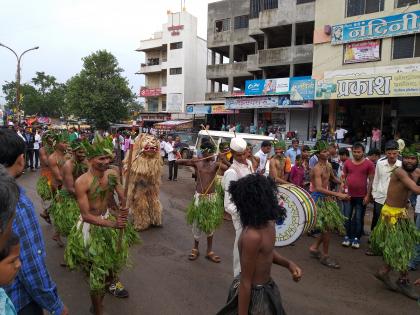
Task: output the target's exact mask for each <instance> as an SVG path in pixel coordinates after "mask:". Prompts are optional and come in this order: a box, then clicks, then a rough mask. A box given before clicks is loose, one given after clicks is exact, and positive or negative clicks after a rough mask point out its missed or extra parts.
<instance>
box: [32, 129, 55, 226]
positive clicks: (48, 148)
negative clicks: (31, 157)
mask: <svg viewBox="0 0 420 315" xmlns="http://www.w3.org/2000/svg"><path fill="white" fill-rule="evenodd" d="M53 152H54V135H53V133H52V132H51V131H46V132H44V134H43V135H42V147H41V148H40V149H39V160H40V162H41V176H40V177H39V179H38V181H37V183H36V191H37V193H38V195H39V197H41V199H42V202H43V203H44V207H45V203H46V202H47V201H51V200H52V198H53V193H52V190H51V185H52V173H51V170H50V168H49V166H48V157H49V156H50V155H51V154H52V153H53ZM40 216H41V217H42V218H43V219H44V220H45V221H47V223H49V224H51V219H50V217H49V214H48V208H45V209H44V211H43V212H41V214H40Z"/></svg>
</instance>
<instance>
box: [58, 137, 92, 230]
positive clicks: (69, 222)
mask: <svg viewBox="0 0 420 315" xmlns="http://www.w3.org/2000/svg"><path fill="white" fill-rule="evenodd" d="M70 146H71V150H72V158H71V159H69V160H67V161H66V162H65V163H64V165H63V167H62V170H61V173H62V177H63V186H62V189H60V190H58V191H57V194H56V196H55V198H54V201H53V203H52V205H51V207H50V215H51V218H52V219H53V223H54V227H55V228H56V229H57V231H58V233H60V235H63V236H66V237H67V236H68V235H69V233H70V231H71V229H72V228H73V226H74V225H75V224H76V222H77V220H78V219H79V216H80V210H79V207H78V205H77V201H76V196H75V193H76V190H75V186H74V183H75V181H76V180H77V178H79V177H80V176H81V175H83V174H84V173H86V172H87V170H88V164H87V160H86V150H85V148H84V146H83V145H82V142H81V141H80V140H79V139H76V140H75V141H73V142H72V143H71V144H70Z"/></svg>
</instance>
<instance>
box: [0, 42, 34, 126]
mask: <svg viewBox="0 0 420 315" xmlns="http://www.w3.org/2000/svg"><path fill="white" fill-rule="evenodd" d="M0 46H2V47H4V48H6V49H8V50H10V51H11V52H12V53H13V54H14V55H15V57H16V61H17V67H16V103H15V106H16V108H15V110H16V113H17V117H18V123H20V60H21V59H22V56H23V55H24V54H26V53H27V52H28V51H31V50H36V49H39V46H36V47H32V48H29V49H27V50H25V51H24V52H23V53H21V54H20V56H18V54H17V53H16V52H15V51H14V50H13V49H12V48H10V47H8V46H6V45H4V44H2V43H0Z"/></svg>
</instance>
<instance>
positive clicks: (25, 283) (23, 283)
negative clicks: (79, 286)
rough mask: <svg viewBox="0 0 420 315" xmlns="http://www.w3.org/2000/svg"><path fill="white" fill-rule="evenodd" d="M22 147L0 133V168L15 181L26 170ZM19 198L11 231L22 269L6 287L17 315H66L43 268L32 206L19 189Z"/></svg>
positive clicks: (15, 138) (42, 249)
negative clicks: (16, 238)
mask: <svg viewBox="0 0 420 315" xmlns="http://www.w3.org/2000/svg"><path fill="white" fill-rule="evenodd" d="M24 152H25V143H24V142H23V140H22V139H21V138H20V137H19V136H18V135H17V134H16V133H14V132H13V131H11V130H5V129H1V130H0V164H2V165H3V166H5V167H6V169H7V171H8V173H9V174H10V175H11V176H13V177H15V178H17V177H19V176H20V175H21V174H22V172H23V169H24V167H25V157H24ZM19 190H20V196H19V201H18V204H17V207H16V216H15V220H14V222H13V226H12V230H13V232H14V233H15V234H16V235H18V236H19V238H20V260H21V262H22V268H21V270H20V271H19V273H18V275H17V277H16V278H15V280H14V281H13V283H12V284H11V285H10V286H7V287H5V288H4V289H5V290H6V293H7V295H8V296H9V297H10V299H11V300H12V302H13V304H14V306H15V308H16V311H17V312H18V315H42V314H43V309H46V310H47V311H48V312H50V314H52V315H68V313H69V312H68V309H67V307H66V306H65V305H64V304H63V302H62V301H61V299H60V297H59V296H58V293H57V287H56V284H55V283H54V282H53V281H52V279H51V278H50V275H49V273H48V270H47V266H46V265H45V245H44V240H43V237H42V233H41V228H40V226H39V223H38V220H37V216H36V214H35V209H34V206H33V204H32V202H31V201H30V200H29V198H28V197H27V196H26V193H25V191H24V190H23V188H21V187H19Z"/></svg>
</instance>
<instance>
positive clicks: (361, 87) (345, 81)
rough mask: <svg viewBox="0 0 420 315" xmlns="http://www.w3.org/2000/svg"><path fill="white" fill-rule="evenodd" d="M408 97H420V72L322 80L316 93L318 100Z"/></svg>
mask: <svg viewBox="0 0 420 315" xmlns="http://www.w3.org/2000/svg"><path fill="white" fill-rule="evenodd" d="M408 96H420V72H407V73H389V74H377V75H374V76H362V77H357V78H354V77H337V78H334V79H330V80H320V81H317V82H316V91H315V98H316V99H317V100H322V99H346V98H371V97H408Z"/></svg>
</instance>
